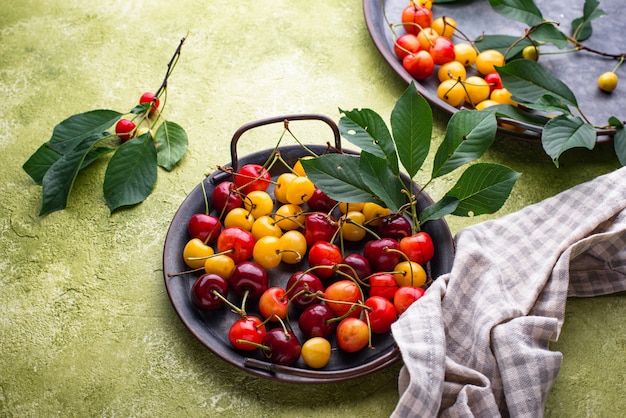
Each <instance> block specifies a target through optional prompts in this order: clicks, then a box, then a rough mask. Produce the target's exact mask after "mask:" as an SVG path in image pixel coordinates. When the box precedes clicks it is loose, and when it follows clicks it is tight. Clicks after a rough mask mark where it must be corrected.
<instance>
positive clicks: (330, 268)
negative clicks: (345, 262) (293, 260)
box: [308, 241, 343, 279]
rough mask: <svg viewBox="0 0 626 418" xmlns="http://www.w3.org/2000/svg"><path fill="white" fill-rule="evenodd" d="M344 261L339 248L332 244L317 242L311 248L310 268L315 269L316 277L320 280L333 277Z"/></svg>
mask: <svg viewBox="0 0 626 418" xmlns="http://www.w3.org/2000/svg"><path fill="white" fill-rule="evenodd" d="M342 259H343V257H342V256H341V250H340V249H339V247H338V246H337V245H335V244H331V243H330V242H326V241H317V242H316V243H315V244H313V245H312V246H311V247H310V248H309V255H308V261H309V266H310V267H315V275H316V276H318V277H319V278H320V279H328V278H329V277H330V276H332V275H333V273H334V272H335V269H336V268H337V265H338V264H340V263H341V260H342Z"/></svg>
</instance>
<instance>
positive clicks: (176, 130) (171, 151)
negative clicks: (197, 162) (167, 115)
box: [155, 121, 189, 171]
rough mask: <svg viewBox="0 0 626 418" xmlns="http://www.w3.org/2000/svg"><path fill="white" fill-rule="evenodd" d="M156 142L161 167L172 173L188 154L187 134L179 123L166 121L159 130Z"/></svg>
mask: <svg viewBox="0 0 626 418" xmlns="http://www.w3.org/2000/svg"><path fill="white" fill-rule="evenodd" d="M155 140H156V143H157V145H158V147H157V162H158V164H159V166H161V167H163V168H164V169H166V170H167V171H171V170H172V169H173V168H174V166H175V165H176V164H177V163H178V162H179V161H180V160H181V158H183V156H184V155H185V153H186V152H187V147H188V145H189V141H188V139H187V133H186V132H185V130H184V129H183V128H182V127H181V126H180V125H178V124H177V123H174V122H169V121H165V122H163V123H162V124H161V125H160V126H159V128H158V129H157V131H156V138H155Z"/></svg>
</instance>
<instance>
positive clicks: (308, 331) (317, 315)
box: [298, 303, 337, 338]
mask: <svg viewBox="0 0 626 418" xmlns="http://www.w3.org/2000/svg"><path fill="white" fill-rule="evenodd" d="M335 318H337V317H336V316H335V314H334V312H333V311H332V310H331V309H330V308H329V307H328V305H325V304H323V303H316V304H314V305H309V306H307V307H306V308H305V309H304V310H303V311H302V313H301V314H300V317H298V326H299V327H300V331H302V333H303V334H304V335H305V336H306V337H307V338H312V337H323V338H328V337H330V336H331V335H332V334H333V333H334V332H335V330H336V329H337V321H336V320H335Z"/></svg>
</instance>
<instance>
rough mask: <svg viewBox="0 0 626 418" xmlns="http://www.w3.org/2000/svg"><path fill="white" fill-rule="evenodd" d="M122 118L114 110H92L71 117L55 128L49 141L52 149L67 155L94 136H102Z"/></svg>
mask: <svg viewBox="0 0 626 418" xmlns="http://www.w3.org/2000/svg"><path fill="white" fill-rule="evenodd" d="M121 116H122V114H121V113H119V112H116V111H114V110H103V109H100V110H92V111H89V112H85V113H79V114H77V115H73V116H70V117H69V118H67V119H65V120H64V121H63V122H61V123H59V124H58V125H57V126H55V128H54V130H53V131H52V137H51V138H50V140H49V141H48V145H49V146H50V148H52V149H54V150H55V151H57V152H58V153H60V154H65V153H67V152H69V151H71V150H73V149H74V148H75V147H77V146H78V145H80V144H81V143H82V142H83V140H84V139H85V138H87V137H89V136H91V135H94V134H102V133H103V132H104V131H106V130H107V129H108V128H110V127H111V126H113V124H114V123H115V122H117V120H118V119H119V118H120V117H121Z"/></svg>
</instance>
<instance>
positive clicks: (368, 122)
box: [339, 109, 400, 174]
mask: <svg viewBox="0 0 626 418" xmlns="http://www.w3.org/2000/svg"><path fill="white" fill-rule="evenodd" d="M339 110H340V111H341V112H342V113H343V114H344V115H345V116H343V117H341V118H340V119H339V132H340V133H341V136H343V137H344V138H346V139H347V140H348V141H349V142H351V143H352V144H354V145H356V146H358V147H359V148H361V149H362V150H365V151H367V152H369V153H370V154H374V155H376V156H377V157H382V158H386V159H387V160H388V161H389V164H390V165H391V168H392V170H393V172H394V173H395V174H397V173H399V171H400V168H399V166H398V156H397V154H396V148H395V145H394V143H393V138H392V137H391V133H389V128H387V125H386V124H385V121H384V120H383V118H382V117H380V115H379V114H378V113H376V112H374V111H373V110H371V109H359V110H357V109H354V110H352V111H344V110H341V109H339Z"/></svg>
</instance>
